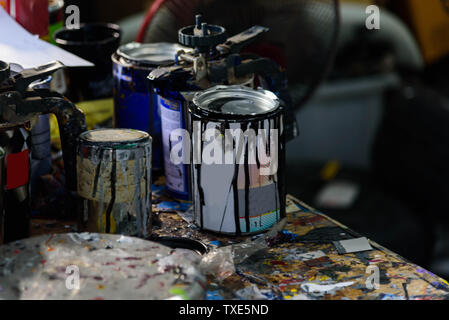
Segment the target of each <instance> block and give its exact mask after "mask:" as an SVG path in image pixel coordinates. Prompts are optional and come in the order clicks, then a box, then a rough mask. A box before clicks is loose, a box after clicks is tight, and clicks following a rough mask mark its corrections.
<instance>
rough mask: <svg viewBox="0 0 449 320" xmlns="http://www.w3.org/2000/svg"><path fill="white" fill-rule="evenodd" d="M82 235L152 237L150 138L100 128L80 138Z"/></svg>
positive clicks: (78, 166) (130, 132)
mask: <svg viewBox="0 0 449 320" xmlns="http://www.w3.org/2000/svg"><path fill="white" fill-rule="evenodd" d="M77 174H78V194H79V196H80V197H81V198H82V205H81V208H82V210H81V212H80V221H79V222H80V229H81V230H82V231H89V232H100V233H117V234H123V235H130V236H139V237H143V238H144V237H148V236H149V235H150V233H151V137H150V135H149V134H148V133H146V132H143V131H138V130H132V129H97V130H91V131H87V132H84V133H82V134H81V135H80V137H79V142H78V156H77Z"/></svg>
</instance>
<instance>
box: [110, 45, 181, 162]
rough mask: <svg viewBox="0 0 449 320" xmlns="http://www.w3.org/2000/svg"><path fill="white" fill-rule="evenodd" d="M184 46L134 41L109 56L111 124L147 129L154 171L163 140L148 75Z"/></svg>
mask: <svg viewBox="0 0 449 320" xmlns="http://www.w3.org/2000/svg"><path fill="white" fill-rule="evenodd" d="M182 48H183V47H182V46H180V45H178V44H175V43H165V42H164V43H145V44H142V43H136V42H131V43H128V44H125V45H122V46H121V47H119V49H118V50H117V52H115V53H114V54H113V55H112V62H113V76H114V126H115V127H116V128H130V129H136V130H141V131H145V132H148V133H149V134H150V135H151V137H152V138H153V163H152V168H153V171H161V170H162V169H163V164H162V140H161V116H160V111H159V107H158V97H157V95H156V94H155V93H154V92H153V90H152V89H151V88H149V85H151V83H149V81H148V79H147V77H148V74H149V73H150V72H151V71H152V70H154V69H155V68H157V67H159V66H165V65H168V64H172V63H174V60H175V54H176V52H177V51H178V50H181V49H182Z"/></svg>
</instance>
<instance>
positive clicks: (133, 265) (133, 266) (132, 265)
mask: <svg viewBox="0 0 449 320" xmlns="http://www.w3.org/2000/svg"><path fill="white" fill-rule="evenodd" d="M128 268H131V269H135V268H136V265H135V264H130V265H129V266H128Z"/></svg>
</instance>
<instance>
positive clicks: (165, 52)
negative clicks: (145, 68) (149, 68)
mask: <svg viewBox="0 0 449 320" xmlns="http://www.w3.org/2000/svg"><path fill="white" fill-rule="evenodd" d="M179 50H184V51H187V50H191V49H189V48H186V47H183V46H181V45H179V44H177V43H168V42H157V43H138V42H130V43H127V44H125V45H122V46H120V47H119V48H118V50H117V55H118V56H119V57H122V58H125V59H126V60H128V61H130V62H133V63H137V64H148V65H155V66H160V65H167V64H172V63H174V62H175V55H176V53H177V52H178V51H179Z"/></svg>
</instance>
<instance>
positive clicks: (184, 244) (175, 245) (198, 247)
mask: <svg viewBox="0 0 449 320" xmlns="http://www.w3.org/2000/svg"><path fill="white" fill-rule="evenodd" d="M146 240H150V241H153V242H156V243H159V244H162V245H164V246H166V247H170V248H172V249H187V250H191V251H194V252H195V253H197V254H199V255H204V254H206V253H207V252H208V251H209V250H208V248H207V246H206V245H205V244H204V243H203V242H201V241H199V240H195V239H190V238H182V237H166V236H165V237H155V236H150V237H149V238H147V239H146Z"/></svg>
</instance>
